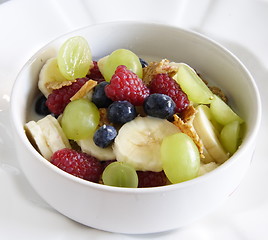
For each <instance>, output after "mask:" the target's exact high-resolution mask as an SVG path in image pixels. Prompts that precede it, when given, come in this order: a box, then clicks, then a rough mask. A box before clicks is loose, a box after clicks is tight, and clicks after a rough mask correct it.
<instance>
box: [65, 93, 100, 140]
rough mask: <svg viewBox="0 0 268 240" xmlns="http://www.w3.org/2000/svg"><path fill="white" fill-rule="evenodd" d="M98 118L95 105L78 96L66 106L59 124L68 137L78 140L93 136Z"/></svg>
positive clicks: (98, 114)
mask: <svg viewBox="0 0 268 240" xmlns="http://www.w3.org/2000/svg"><path fill="white" fill-rule="evenodd" d="M99 120H100V113H99V110H98V108H97V107H96V105H95V104H94V103H92V102H90V101H89V100H87V99H84V98H80V99H77V100H74V101H72V102H70V103H69V104H68V105H67V106H66V108H65V109H64V112H63V115H62V119H61V125H62V129H63V131H64V133H65V135H66V136H67V137H68V139H72V140H80V139H85V138H88V137H90V136H93V134H94V132H95V130H96V128H97V126H98V124H99Z"/></svg>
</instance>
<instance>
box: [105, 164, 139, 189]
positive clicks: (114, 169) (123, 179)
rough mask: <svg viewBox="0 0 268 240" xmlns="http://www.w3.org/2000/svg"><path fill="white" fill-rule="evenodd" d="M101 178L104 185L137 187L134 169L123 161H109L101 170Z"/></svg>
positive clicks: (136, 176)
mask: <svg viewBox="0 0 268 240" xmlns="http://www.w3.org/2000/svg"><path fill="white" fill-rule="evenodd" d="M102 180H103V183H104V184H105V185H109V186H114V187H129V188H136V187H138V175H137V172H136V170H135V169H134V168H133V167H132V166H131V165H129V164H127V163H124V162H113V163H110V164H109V165H108V166H107V167H106V168H105V169H104V171H103V174H102Z"/></svg>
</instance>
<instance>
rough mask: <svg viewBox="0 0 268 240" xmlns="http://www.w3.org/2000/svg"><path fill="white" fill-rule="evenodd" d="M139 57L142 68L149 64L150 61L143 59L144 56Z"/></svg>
mask: <svg viewBox="0 0 268 240" xmlns="http://www.w3.org/2000/svg"><path fill="white" fill-rule="evenodd" d="M139 59H140V63H141V66H142V68H145V67H147V66H148V63H147V62H146V61H145V60H144V59H142V58H139Z"/></svg>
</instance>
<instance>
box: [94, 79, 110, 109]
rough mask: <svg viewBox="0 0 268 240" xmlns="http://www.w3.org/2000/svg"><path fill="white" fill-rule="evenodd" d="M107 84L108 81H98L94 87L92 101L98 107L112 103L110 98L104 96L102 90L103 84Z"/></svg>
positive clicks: (104, 106)
mask: <svg viewBox="0 0 268 240" xmlns="http://www.w3.org/2000/svg"><path fill="white" fill-rule="evenodd" d="M108 84H109V83H108V82H100V83H99V84H98V85H97V86H96V87H95V88H94V92H93V95H92V102H93V103H95V105H96V106H97V107H98V108H107V107H108V106H109V105H110V104H111V103H112V100H111V99H110V98H108V97H107V96H106V94H105V91H104V88H105V86H107V85H108Z"/></svg>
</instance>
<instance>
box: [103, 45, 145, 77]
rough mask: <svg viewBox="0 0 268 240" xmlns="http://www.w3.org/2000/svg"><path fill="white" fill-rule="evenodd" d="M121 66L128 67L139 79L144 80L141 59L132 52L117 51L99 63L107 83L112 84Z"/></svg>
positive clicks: (125, 50)
mask: <svg viewBox="0 0 268 240" xmlns="http://www.w3.org/2000/svg"><path fill="white" fill-rule="evenodd" d="M102 64H103V65H102ZM119 65H124V66H126V67H127V68H128V69H129V70H131V71H132V72H134V73H136V74H137V75H138V77H139V78H142V75H143V71H142V66H141V62H140V59H139V58H138V56H137V55H136V54H135V53H133V52H132V51H130V50H127V49H117V50H115V51H114V52H112V53H111V54H110V55H109V56H108V57H107V58H105V57H104V59H103V60H102V61H100V63H98V66H99V69H100V72H101V73H102V75H103V76H104V78H105V80H106V81H107V82H110V80H111V78H112V76H113V75H114V72H115V70H116V68H117V67H118V66H119Z"/></svg>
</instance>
